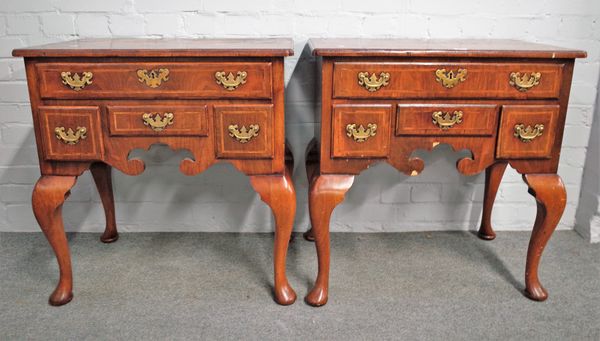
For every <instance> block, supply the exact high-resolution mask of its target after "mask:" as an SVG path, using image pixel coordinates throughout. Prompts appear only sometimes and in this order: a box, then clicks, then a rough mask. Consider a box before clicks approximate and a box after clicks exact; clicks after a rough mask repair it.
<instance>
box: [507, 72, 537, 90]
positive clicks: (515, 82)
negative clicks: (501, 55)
mask: <svg viewBox="0 0 600 341" xmlns="http://www.w3.org/2000/svg"><path fill="white" fill-rule="evenodd" d="M540 78H542V73H541V72H531V73H524V74H522V75H521V73H520V72H512V73H511V74H510V81H509V82H508V84H510V85H512V86H513V87H514V88H515V89H517V90H519V91H522V92H525V91H527V90H529V89H531V88H533V87H534V86H536V85H538V84H540Z"/></svg>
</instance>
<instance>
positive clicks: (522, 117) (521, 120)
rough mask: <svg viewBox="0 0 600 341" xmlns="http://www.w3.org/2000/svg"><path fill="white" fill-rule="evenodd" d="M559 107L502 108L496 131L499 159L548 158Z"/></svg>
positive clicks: (511, 106)
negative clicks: (498, 126) (498, 127)
mask: <svg viewBox="0 0 600 341" xmlns="http://www.w3.org/2000/svg"><path fill="white" fill-rule="evenodd" d="M558 113H559V106H558V105H505V106H503V107H502V115H501V120H500V129H499V131H498V147H497V150H496V157H498V158H550V157H551V153H552V145H553V144H554V136H555V134H556V125H557V120H558Z"/></svg>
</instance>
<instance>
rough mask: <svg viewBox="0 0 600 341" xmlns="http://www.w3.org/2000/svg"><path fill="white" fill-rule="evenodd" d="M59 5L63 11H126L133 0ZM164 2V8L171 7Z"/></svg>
mask: <svg viewBox="0 0 600 341" xmlns="http://www.w3.org/2000/svg"><path fill="white" fill-rule="evenodd" d="M147 1H148V0H141V1H140V0H138V1H136V2H141V3H144V2H147ZM38 2H39V1H38ZM57 2H58V3H57V6H58V7H59V8H60V10H61V12H124V11H129V10H131V3H132V2H133V1H132V0H102V1H80V0H58V1H57ZM174 2H176V1H170V2H169V4H168V6H165V3H164V2H163V8H169V7H170V6H171V5H172V3H174Z"/></svg>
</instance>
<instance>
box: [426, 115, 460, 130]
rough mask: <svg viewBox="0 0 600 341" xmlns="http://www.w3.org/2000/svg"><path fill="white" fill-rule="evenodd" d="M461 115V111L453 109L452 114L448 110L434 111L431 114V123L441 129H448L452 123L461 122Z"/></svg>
mask: <svg viewBox="0 0 600 341" xmlns="http://www.w3.org/2000/svg"><path fill="white" fill-rule="evenodd" d="M462 117H463V113H462V111H455V112H453V113H452V114H450V112H446V113H444V112H442V111H434V112H433V114H432V115H431V118H432V119H433V121H432V122H433V124H434V125H436V126H438V127H440V129H443V130H446V129H450V128H452V127H453V126H454V125H456V124H460V123H462Z"/></svg>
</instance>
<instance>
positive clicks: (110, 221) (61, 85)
mask: <svg viewBox="0 0 600 341" xmlns="http://www.w3.org/2000/svg"><path fill="white" fill-rule="evenodd" d="M292 53H293V50H292V42H291V40H289V39H198V40H194V39H187V40H186V39H159V40H143V39H90V40H77V41H70V42H63V43H56V44H49V45H45V46H40V47H33V48H26V49H18V50H15V51H13V55H14V56H20V57H24V58H25V67H26V71H27V81H28V86H29V95H30V100H31V107H32V112H33V120H34V127H35V135H36V141H37V145H38V154H39V162H40V169H41V174H42V176H41V178H40V180H39V181H38V182H37V184H36V186H35V189H34V191H33V210H34V213H35V216H36V218H37V220H38V222H39V224H40V227H41V228H42V231H43V232H44V233H45V235H46V237H47V238H48V241H49V242H50V245H51V246H52V248H53V249H54V251H55V253H56V257H57V260H58V264H59V268H60V279H59V283H58V286H57V287H56V289H55V290H54V292H53V293H52V295H51V296H50V304H52V305H62V304H66V303H68V302H69V301H70V300H71V299H72V297H73V294H72V273H71V260H70V255H69V248H68V245H67V239H66V236H65V232H64V228H63V221H62V214H61V208H62V205H63V202H64V201H65V199H66V197H67V196H68V195H69V191H70V189H71V188H72V187H73V186H74V185H75V182H76V179H77V177H78V176H79V175H81V174H82V173H83V172H84V171H86V170H88V169H89V170H90V171H91V173H92V175H93V178H94V181H95V183H96V185H97V188H98V191H99V192H100V197H101V199H102V204H103V205H104V209H105V212H106V230H105V232H104V234H103V235H102V237H101V240H102V241H103V242H113V241H116V240H117V238H118V234H117V228H116V223H115V209H114V199H113V193H112V183H111V167H114V168H116V169H118V170H120V171H122V172H124V173H126V174H128V175H137V174H140V173H142V172H143V171H144V163H143V162H142V161H141V160H139V159H130V158H129V153H130V152H131V151H132V150H133V149H140V148H141V149H148V148H150V146H151V145H153V144H156V143H161V144H166V145H168V146H169V147H170V148H172V149H174V150H178V149H186V150H189V151H190V152H191V154H192V155H193V158H186V159H185V160H183V161H182V162H181V164H180V167H179V168H180V170H181V171H182V172H183V173H184V174H186V175H196V174H198V173H200V172H202V171H204V170H205V169H207V168H208V167H209V166H211V165H212V164H214V163H216V162H229V163H232V164H233V165H234V166H235V167H236V168H237V169H238V170H239V171H241V172H243V173H245V174H246V175H248V176H250V182H251V184H252V186H253V187H254V189H255V190H256V191H257V192H258V193H259V194H260V196H261V198H262V200H263V201H265V202H266V203H267V204H268V205H269V206H270V207H271V209H272V211H273V214H274V216H275V221H276V231H275V251H274V264H275V300H276V301H277V302H278V303H280V304H291V303H293V302H294V300H295V298H296V294H295V293H294V291H293V290H292V288H291V287H290V286H289V284H288V281H287V278H286V275H285V258H286V252H287V246H288V242H289V239H290V234H291V231H292V224H293V220H294V214H295V209H296V197H295V192H294V186H293V184H292V182H291V171H292V167H291V164H292V163H293V161H292V157H291V154H290V153H289V152H287V151H286V147H285V141H284V78H283V72H284V67H283V57H285V56H289V55H291V54H292ZM286 161H287V162H286ZM286 163H287V166H286Z"/></svg>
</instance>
